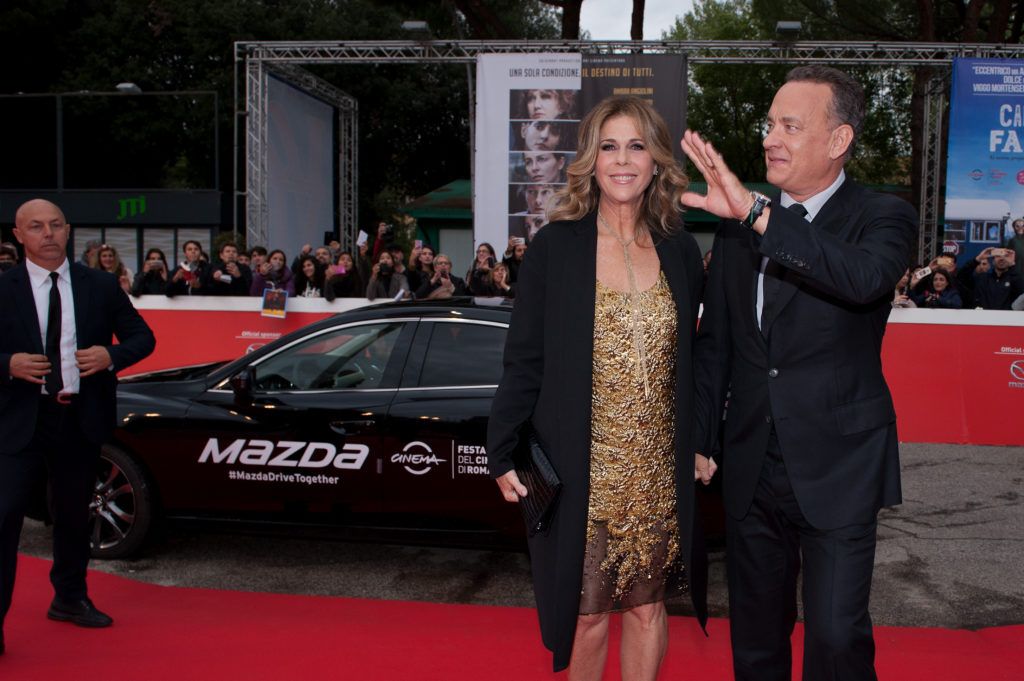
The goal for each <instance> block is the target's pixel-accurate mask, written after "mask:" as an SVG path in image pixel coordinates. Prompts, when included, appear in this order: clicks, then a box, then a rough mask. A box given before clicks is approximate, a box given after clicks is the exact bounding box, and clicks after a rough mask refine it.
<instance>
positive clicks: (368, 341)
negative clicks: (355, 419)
mask: <svg viewBox="0 0 1024 681" xmlns="http://www.w3.org/2000/svg"><path fill="white" fill-rule="evenodd" d="M401 329H402V324H401V323H396V322H390V323H371V324H363V325H359V326H349V327H343V328H340V329H332V330H330V331H327V332H324V333H320V334H317V335H316V336H314V337H312V338H309V339H307V340H305V341H302V342H299V343H296V344H295V345H292V346H291V347H288V348H285V349H284V350H281V351H280V352H278V353H276V354H274V355H271V356H270V357H268V358H266V359H265V360H262V361H260V362H258V363H257V364H256V366H255V369H256V382H255V388H256V390H258V391H273V390H344V389H351V388H381V387H388V386H385V385H384V384H383V381H384V371H385V369H386V368H387V364H388V360H389V359H390V357H391V351H392V350H393V349H394V346H395V341H396V340H397V339H398V335H399V332H400V331H401Z"/></svg>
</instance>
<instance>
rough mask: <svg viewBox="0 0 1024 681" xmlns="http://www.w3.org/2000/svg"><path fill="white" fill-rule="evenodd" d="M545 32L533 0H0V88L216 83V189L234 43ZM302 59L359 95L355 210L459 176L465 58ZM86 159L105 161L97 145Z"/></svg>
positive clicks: (171, 178) (153, 126)
mask: <svg viewBox="0 0 1024 681" xmlns="http://www.w3.org/2000/svg"><path fill="white" fill-rule="evenodd" d="M485 18H486V19H487V20H486V21H485V20H484V19H485ZM409 19H418V20H425V21H427V23H428V25H429V27H430V28H429V32H428V33H427V34H410V33H409V32H408V31H405V30H403V29H402V27H401V24H402V22H403V21H405V20H409ZM492 31H494V32H492ZM558 33H559V18H558V16H557V12H556V11H555V10H554V9H553V8H551V7H548V6H547V5H544V4H543V3H541V2H540V0H526V1H525V2H521V1H516V0H487V1H486V2H484V1H483V0H432V1H428V2H411V1H404V2H403V1H398V0H394V1H373V0H290V1H284V0H233V1H232V2H208V1H207V0H149V1H148V2H138V1H137V0H89V1H85V2H80V1H70V0H66V1H61V0H8V1H6V2H4V3H3V4H2V5H0V57H2V58H3V60H4V63H6V64H8V65H9V66H10V65H13V64H18V67H17V68H6V69H3V70H0V92H3V93H15V92H78V91H81V90H89V91H93V92H111V91H113V89H114V86H115V84H117V83H119V82H125V81H129V82H134V83H136V84H137V85H139V86H140V87H141V88H142V90H143V91H145V92H159V91H167V90H215V91H216V92H217V93H218V94H219V99H220V111H219V112H218V114H219V120H220V129H221V131H222V134H221V135H220V148H219V149H218V150H216V153H218V154H219V156H220V159H221V164H220V170H221V175H220V186H221V187H222V188H224V189H229V188H230V187H231V177H232V168H233V164H234V162H235V160H234V150H233V146H234V140H233V139H232V135H231V130H232V128H233V113H234V112H233V101H234V92H235V55H234V42H235V41H240V40H245V41H253V40H409V39H423V38H426V39H454V38H467V39H477V38H479V39H486V38H493V37H501V38H511V39H516V38H533V39H543V38H554V37H557V35H558ZM311 70H313V71H314V72H316V73H317V74H318V75H320V76H322V77H325V78H326V79H328V80H329V81H330V82H332V83H333V84H335V85H336V86H338V87H339V88H341V89H342V90H345V91H346V92H348V93H349V94H351V95H353V96H354V97H356V98H357V99H358V100H359V130H360V148H359V185H360V214H361V215H362V216H363V218H364V220H365V221H372V220H376V219H377V217H378V216H379V217H389V216H390V213H392V212H393V211H394V209H395V208H396V207H397V205H400V204H401V203H402V202H403V201H404V200H405V199H406V198H408V197H413V196H417V195H419V194H422V193H425V192H427V191H430V190H432V189H434V188H436V187H438V186H440V185H442V184H445V183H447V182H449V181H451V180H453V179H457V178H464V177H467V176H468V175H469V154H470V148H471V147H470V141H469V120H468V114H469V105H468V84H467V76H466V69H465V68H464V67H456V66H446V65H409V66H398V65H376V66H369V65H368V66H358V65H351V66H344V67H331V68H325V67H316V68H312V69H311ZM130 123H131V125H128V124H126V125H125V126H119V127H123V128H124V132H123V134H124V135H126V136H128V135H130V134H133V133H131V132H129V131H130V130H134V131H136V133H134V134H137V135H139V136H140V137H141V136H146V137H147V139H148V140H149V141H152V139H153V138H154V137H155V138H158V139H159V140H161V141H160V144H163V145H164V146H167V145H173V144H175V143H176V142H175V141H174V138H173V135H169V134H168V135H162V134H155V131H157V130H158V129H159V128H160V126H161V123H160V122H158V121H155V120H149V121H144V120H143V121H139V120H138V119H132V120H131V121H130ZM136 141H137V142H142V141H145V140H141V139H138V140H136ZM143 146H145V145H143ZM210 153H213V152H212V151H211V152H210ZM187 156H188V155H187V154H186V157H187ZM172 158H174V157H173V156H172ZM193 158H201V154H200V155H198V156H193ZM135 161H137V162H139V163H144V159H135ZM178 161H180V159H178V160H177V161H173V162H171V163H169V164H168V167H167V168H164V169H163V170H162V172H163V182H164V184H165V185H166V186H173V184H174V182H176V181H180V180H181V178H182V176H186V175H188V174H189V172H190V169H189V168H187V167H182V165H181V163H180V162H178ZM94 162H95V163H97V164H103V163H105V162H106V160H105V158H104V156H103V155H102V154H98V155H97V156H96V158H95V159H94ZM194 170H195V172H199V170H198V169H194Z"/></svg>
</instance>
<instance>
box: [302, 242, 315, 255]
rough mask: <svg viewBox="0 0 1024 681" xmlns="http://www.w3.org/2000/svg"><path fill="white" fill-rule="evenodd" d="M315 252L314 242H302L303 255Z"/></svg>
mask: <svg viewBox="0 0 1024 681" xmlns="http://www.w3.org/2000/svg"><path fill="white" fill-rule="evenodd" d="M312 252H313V244H302V255H309V254H310V253H312Z"/></svg>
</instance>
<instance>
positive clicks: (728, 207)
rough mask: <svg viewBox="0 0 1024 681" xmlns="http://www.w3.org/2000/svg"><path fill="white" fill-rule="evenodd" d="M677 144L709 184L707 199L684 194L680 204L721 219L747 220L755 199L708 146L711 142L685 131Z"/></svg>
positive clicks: (714, 150)
mask: <svg viewBox="0 0 1024 681" xmlns="http://www.w3.org/2000/svg"><path fill="white" fill-rule="evenodd" d="M679 144H680V146H681V147H682V148H683V153H684V154H686V156H687V157H688V158H689V159H690V160H691V161H693V165H695V166H697V170H698V171H699V172H700V174H701V175H703V176H704V180H705V181H706V182H707V184H708V193H707V195H706V196H701V195H700V194H697V193H694V192H685V193H684V194H683V197H682V201H683V205H684V206H689V207H690V208H700V209H701V210H706V211H707V212H709V213H711V214H713V215H717V216H718V217H720V218H733V219H736V220H743V219H744V218H746V217H747V216H748V215H749V214H750V208H751V206H753V204H754V198H753V197H752V196H751V195H750V191H749V190H748V189H747V188H746V187H744V186H743V183H742V182H740V178H738V177H736V175H735V174H734V173H733V172H732V171H731V170H729V166H727V165H726V164H725V159H724V158H722V155H721V154H720V153H718V151H717V150H716V149H715V148H714V147H713V146H711V142H708V141H707V140H704V139H702V138H701V136H700V135H699V134H697V133H696V132H694V131H692V130H687V131H686V132H685V133H683V139H682V140H681V141H680V143H679Z"/></svg>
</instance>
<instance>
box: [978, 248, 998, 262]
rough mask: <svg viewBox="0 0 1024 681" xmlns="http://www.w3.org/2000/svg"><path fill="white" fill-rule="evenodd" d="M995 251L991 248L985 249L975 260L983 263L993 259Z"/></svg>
mask: <svg viewBox="0 0 1024 681" xmlns="http://www.w3.org/2000/svg"><path fill="white" fill-rule="evenodd" d="M993 250H995V249H993V248H992V247H991V246H989V247H988V248H986V249H984V250H983V251H982V252H981V253H979V254H978V255H976V256H975V257H974V259H975V260H977V261H978V262H981V261H982V260H988V259H989V258H990V257H992V251H993Z"/></svg>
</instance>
